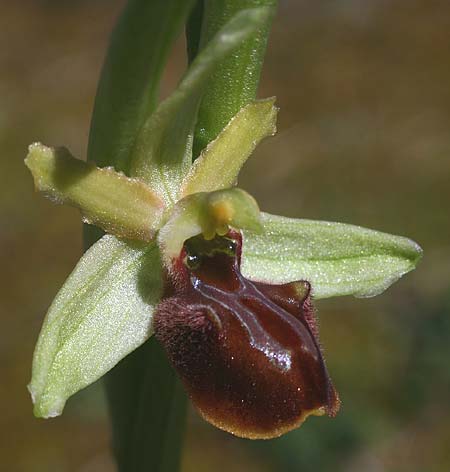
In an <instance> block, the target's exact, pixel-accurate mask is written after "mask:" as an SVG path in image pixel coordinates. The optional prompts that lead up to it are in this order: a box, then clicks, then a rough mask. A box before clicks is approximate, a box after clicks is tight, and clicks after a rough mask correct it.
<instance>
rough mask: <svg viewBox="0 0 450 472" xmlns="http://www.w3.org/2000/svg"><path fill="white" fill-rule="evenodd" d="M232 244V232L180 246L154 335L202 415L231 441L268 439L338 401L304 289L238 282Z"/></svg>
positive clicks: (331, 411)
mask: <svg viewBox="0 0 450 472" xmlns="http://www.w3.org/2000/svg"><path fill="white" fill-rule="evenodd" d="M197 238H200V237H197ZM230 240H232V241H234V244H230V243H229V241H230ZM241 244H242V238H241V235H240V234H239V233H236V232H233V233H229V234H228V235H227V237H226V238H223V237H222V238H219V237H217V238H215V240H213V241H211V242H205V241H202V240H201V239H197V240H196V241H189V242H187V243H185V246H184V249H183V251H182V254H181V255H180V257H179V258H178V260H176V261H174V266H173V273H171V275H170V280H171V284H170V286H168V294H169V293H170V294H171V296H168V297H167V298H165V299H164V300H163V301H162V302H161V304H160V306H159V307H158V310H157V313H156V315H155V332H156V336H157V338H158V339H159V340H160V342H161V343H162V344H163V345H164V347H165V349H166V352H167V354H168V356H169V359H170V360H171V362H172V364H173V366H174V367H175V369H176V370H177V371H178V373H179V375H180V376H181V379H182V381H183V383H184V385H185V388H186V390H187V391H188V393H189V395H190V397H191V399H192V401H193V403H194V405H195V406H196V407H197V408H198V410H199V411H200V413H201V414H202V415H203V417H204V418H205V419H207V420H208V421H209V422H211V423H212V424H214V425H215V426H217V427H219V428H221V429H224V430H226V431H228V432H230V433H233V434H235V435H237V436H241V437H246V438H271V437H276V436H279V435H281V434H283V433H285V432H287V431H289V430H291V429H293V428H295V427H297V426H298V425H299V424H301V423H302V422H303V421H304V419H305V418H306V417H307V416H308V415H310V414H324V413H327V414H328V415H330V416H334V415H335V414H336V412H337V410H338V409H339V399H338V396H337V393H336V391H335V389H334V387H333V385H332V383H331V380H330V378H329V376H328V372H327V370H326V367H325V363H324V360H323V356H322V353H321V350H320V347H319V344H318V339H317V327H316V325H315V320H314V314H313V309H312V306H311V300H310V285H309V283H308V282H294V283H289V284H284V285H269V284H263V283H258V282H252V281H250V280H247V279H245V277H243V276H242V274H241V273H240V253H241ZM186 264H187V265H186ZM188 265H190V267H188Z"/></svg>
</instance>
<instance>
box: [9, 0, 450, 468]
mask: <svg viewBox="0 0 450 472" xmlns="http://www.w3.org/2000/svg"><path fill="white" fill-rule="evenodd" d="M123 3H124V2H123V1H122V0H90V1H87V0H85V1H80V0H78V1H75V0H71V1H62V0H54V1H50V0H47V1H44V0H40V1H38V0H35V1H28V0H20V1H11V0H0V7H1V10H0V11H1V16H0V149H1V157H0V177H1V185H0V252H1V266H2V272H1V276H0V277H1V283H0V290H1V293H0V320H1V326H0V451H1V452H0V470H5V471H9V472H19V471H20V472H40V471H43V472H46V471H58V472H65V471H74V472H75V471H76V472H88V471H98V472H103V471H104V472H107V471H108V472H109V471H114V465H113V461H112V459H111V455H110V449H109V444H110V432H109V425H108V419H107V415H106V408H105V403H104V398H103V393H102V389H101V384H100V383H97V384H95V385H94V386H92V387H90V388H88V389H86V390H85V391H83V392H81V393H80V394H78V395H77V396H75V397H74V398H73V399H72V400H70V401H69V404H68V406H67V409H66V411H65V413H64V415H63V416H62V417H60V418H57V419H53V420H47V421H43V420H37V419H35V418H33V416H32V411H31V401H30V399H29V397H28V393H27V391H26V387H25V386H26V384H27V382H28V380H29V377H30V363H31V357H32V352H33V346H34V343H35V341H36V338H37V335H38V332H39V328H40V325H41V322H42V319H43V316H44V313H45V311H46V309H47V307H48V305H49V303H50V301H51V300H52V297H53V296H54V295H55V293H56V292H57V290H58V288H59V287H60V286H61V284H62V283H63V281H64V279H65V278H66V276H67V275H68V274H69V273H70V271H71V269H72V268H73V266H74V264H75V263H76V261H77V259H78V258H79V256H80V253H81V232H80V229H81V225H80V219H79V215H78V212H77V211H75V210H73V209H70V208H65V207H57V206H54V205H52V204H51V203H50V202H48V201H46V200H44V199H43V198H42V197H41V196H40V195H36V194H34V192H33V185H32V180H31V177H30V175H29V174H28V171H27V170H26V168H25V166H24V165H23V158H24V156H25V153H26V148H27V145H28V144H29V143H31V142H33V141H36V140H40V141H42V142H44V143H47V144H64V145H66V146H68V147H69V148H70V149H71V151H72V152H73V153H74V155H76V156H79V157H81V158H84V156H85V153H86V144H87V136H88V129H89V121H90V114H91V110H92V106H93V99H94V95H95V89H96V82H97V79H98V77H99V72H100V67H101V64H102V61H103V57H104V54H105V50H106V47H107V41H108V36H109V33H110V31H111V28H112V26H113V24H114V21H115V19H116V17H117V15H118V13H119V12H120V10H121V8H122V6H123ZM449 50H450V2H448V1H437V0H436V1H434V0H403V1H402V0H363V1H361V0H320V1H316V0H314V1H313V0H280V8H279V13H278V17H277V19H276V21H275V24H274V28H273V34H272V36H271V39H270V46H269V49H268V53H267V60H266V64H265V68H264V74H263V79H262V84H261V88H260V96H261V97H265V96H271V95H277V97H278V104H279V106H280V107H281V112H280V118H279V133H278V135H277V137H275V138H272V139H271V140H267V141H266V142H265V143H264V144H263V145H262V146H261V147H260V148H259V149H258V150H257V152H256V153H255V155H254V156H253V157H252V158H251V160H250V161H249V162H248V164H247V166H246V168H245V171H244V173H243V176H242V179H241V182H240V183H241V186H242V187H244V188H245V189H247V190H248V191H250V192H251V193H252V194H253V195H255V197H256V198H257V199H258V200H259V202H260V205H261V207H262V208H263V209H264V210H266V211H270V212H273V213H279V214H284V215H288V216H296V217H306V218H314V219H324V220H332V221H333V220H334V221H344V222H349V223H354V224H359V225H363V226H368V227H372V228H376V229H379V230H383V231H387V232H391V233H395V234H402V235H407V236H409V237H411V238H413V239H415V240H416V241H418V242H419V243H420V244H421V245H422V246H423V248H424V250H425V257H424V259H423V261H422V262H421V264H420V266H419V268H418V269H417V271H415V272H414V273H412V274H409V275H408V276H406V277H405V278H404V279H403V280H401V281H400V282H399V283H397V284H396V285H394V286H393V287H392V288H390V289H389V290H388V291H387V292H386V293H385V294H383V295H382V296H379V297H377V298H373V299H367V300H360V299H354V298H340V299H334V300H324V301H321V302H320V303H317V307H318V310H319V316H320V327H321V340H322V344H323V346H324V347H325V353H326V357H327V360H328V367H329V370H330V372H331V375H332V378H333V380H334V382H335V385H336V387H337V389H338V390H339V392H340V395H341V399H342V404H343V406H342V410H341V412H340V413H339V415H338V416H337V418H336V419H333V420H331V419H327V418H311V419H309V420H308V421H307V422H306V423H305V424H304V425H303V426H302V428H301V429H299V430H297V431H295V432H292V433H290V434H287V435H286V436H284V437H283V438H281V439H277V440H273V441H266V442H264V441H255V442H251V441H246V440H240V439H236V438H234V437H232V436H230V435H228V434H225V433H222V432H220V431H218V430H216V429H214V428H212V427H210V426H209V425H207V424H206V423H204V422H203V421H202V420H201V419H200V418H199V417H198V415H197V414H196V413H194V412H191V413H190V416H189V422H188V433H187V440H186V447H185V452H184V456H183V467H182V472H190V471H196V472H203V471H211V470H214V471H226V470H233V471H238V472H239V471H247V472H252V471H258V472H272V471H277V472H278V471H286V472H290V471H301V472H309V471H314V472H317V471H321V472H327V471H333V472H338V471H345V472H360V471H365V472H382V471H383V472H384V471H386V472H390V471H392V472H406V471H407V472H422V471H423V472H440V471H448V470H450V447H449V444H450V421H449V419H450V418H449V413H450V403H449V400H450V342H449V341H450V313H449V311H450V221H449V204H450V60H449ZM184 65H185V62H184V44H183V41H182V40H180V41H179V42H178V44H177V47H176V48H175V50H174V53H173V56H172V58H171V61H170V63H169V65H168V70H167V73H166V77H165V80H164V84H163V90H162V94H163V95H166V94H167V93H168V92H169V91H170V89H171V88H172V87H173V86H174V85H175V83H176V81H177V78H178V77H179V75H180V73H181V72H182V71H183V68H184Z"/></svg>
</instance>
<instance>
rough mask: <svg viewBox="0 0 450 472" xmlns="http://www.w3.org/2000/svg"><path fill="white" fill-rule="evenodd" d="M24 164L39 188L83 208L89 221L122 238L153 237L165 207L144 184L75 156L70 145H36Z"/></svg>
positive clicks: (51, 195)
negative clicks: (60, 146)
mask: <svg viewBox="0 0 450 472" xmlns="http://www.w3.org/2000/svg"><path fill="white" fill-rule="evenodd" d="M25 164H26V165H27V166H28V168H29V169H30V171H31V173H32V174H33V178H34V182H35V186H36V189H37V190H39V191H41V192H44V193H45V194H46V195H47V196H49V197H50V198H52V199H53V200H56V201H57V202H59V203H67V204H69V205H72V206H75V207H76V208H79V209H80V210H81V213H82V214H83V219H84V222H85V223H90V224H94V225H97V226H99V227H100V228H102V229H104V230H105V231H107V232H108V233H112V234H114V235H116V236H119V237H125V238H129V239H137V240H142V241H147V242H149V241H151V240H152V238H153V237H154V235H155V231H156V230H157V229H158V228H159V225H160V223H161V219H162V215H163V212H164V205H163V203H162V201H161V200H160V199H159V198H158V197H157V196H156V195H155V194H154V193H153V192H152V190H151V189H150V188H149V187H147V186H146V185H145V184H144V183H143V182H140V181H139V180H136V179H130V178H128V177H125V176H124V175H123V174H119V173H117V172H114V170H112V169H111V168H103V169H99V168H98V167H95V166H94V165H93V164H91V163H86V162H84V161H80V160H79V159H75V158H74V157H73V156H71V154H70V153H69V151H68V150H67V149H65V148H57V149H54V148H50V147H47V146H44V145H42V144H39V143H35V144H32V145H31V146H30V148H29V153H28V156H27V158H26V159H25Z"/></svg>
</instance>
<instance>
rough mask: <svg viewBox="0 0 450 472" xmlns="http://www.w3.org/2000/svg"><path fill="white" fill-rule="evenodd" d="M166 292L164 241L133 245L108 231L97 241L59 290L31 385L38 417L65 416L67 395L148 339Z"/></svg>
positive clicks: (38, 350) (43, 333)
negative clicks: (154, 314)
mask: <svg viewBox="0 0 450 472" xmlns="http://www.w3.org/2000/svg"><path fill="white" fill-rule="evenodd" d="M161 290H162V283H161V262H160V256H159V251H158V249H157V247H156V244H152V245H150V246H142V245H140V246H131V245H129V244H127V243H126V242H123V241H119V240H118V239H116V238H115V237H114V236H109V235H107V236H104V237H103V238H102V239H101V240H100V241H98V242H97V243H96V244H95V245H93V246H92V247H91V248H90V249H89V250H88V251H87V252H86V253H85V255H84V256H83V257H82V259H81V260H80V261H79V263H78V264H77V266H76V267H75V269H74V271H73V272H72V274H71V275H70V276H69V278H68V279H67V281H66V283H65V284H64V286H63V287H62V289H61V290H60V292H59V293H58V295H57V296H56V298H55V300H54V301H53V303H52V305H51V307H50V309H49V311H48V313H47V316H46V318H45V321H44V325H43V327H42V330H41V333H40V335H39V339H38V342H37V345H36V349H35V352H34V358H33V370H32V378H31V383H30V385H29V390H30V392H31V395H32V398H33V402H34V413H35V415H36V416H38V417H44V418H48V417H52V416H57V415H59V414H61V412H62V410H63V408H64V404H65V402H66V400H67V398H69V397H70V396H71V395H73V394H74V393H76V392H77V391H79V390H81V389H82V388H84V387H86V386H87V385H89V384H91V383H92V382H95V381H96V380H97V379H98V378H100V377H101V376H102V375H103V374H105V373H106V372H107V371H108V370H110V369H111V368H112V367H113V366H114V365H116V364H117V362H119V361H120V360H121V359H122V358H123V357H125V356H126V355H127V354H129V353H130V352H131V351H133V350H134V349H136V348H137V347H138V346H140V345H141V344H142V343H143V342H144V341H145V340H146V339H148V337H149V336H150V335H151V333H152V325H151V321H152V312H153V309H154V307H155V305H156V304H157V303H158V301H159V299H160V295H161Z"/></svg>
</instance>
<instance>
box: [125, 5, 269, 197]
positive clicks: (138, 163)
mask: <svg viewBox="0 0 450 472" xmlns="http://www.w3.org/2000/svg"><path fill="white" fill-rule="evenodd" d="M268 14H269V12H268V10H267V9H266V8H252V9H247V10H244V11H241V12H240V13H238V14H236V15H235V16H234V17H233V18H232V19H231V20H230V21H229V22H228V23H227V24H226V25H225V26H224V27H223V28H222V29H221V30H220V31H219V32H218V33H217V34H216V35H215V36H214V37H213V39H212V40H211V41H210V42H209V43H208V44H207V45H206V46H205V48H204V49H202V51H201V52H200V53H199V55H198V56H197V57H196V59H195V60H194V62H193V63H192V64H191V66H190V67H189V70H188V72H187V74H186V75H185V76H184V78H183V79H182V81H181V82H180V84H179V86H178V87H177V89H176V90H175V92H173V94H172V95H171V96H170V97H169V98H168V99H166V100H165V101H164V102H162V103H161V104H160V105H159V107H158V108H157V110H156V111H155V113H154V114H153V115H152V116H151V117H150V118H149V119H148V121H147V122H146V123H145V124H144V126H143V128H142V130H141V132H140V133H139V135H138V137H137V140H136V146H135V148H134V150H133V152H132V155H131V168H130V175H132V176H136V177H139V178H141V179H142V180H144V181H145V182H147V183H148V184H149V185H150V187H151V188H152V189H154V190H155V191H156V192H157V193H158V194H159V195H160V196H161V198H163V199H164V201H165V202H166V203H167V204H173V203H175V202H176V201H177V200H178V199H179V195H180V185H181V183H182V181H183V179H184V177H185V176H186V174H187V172H188V170H189V168H190V166H191V162H192V139H193V130H194V125H195V120H196V116H197V111H198V107H199V103H200V100H201V97H202V94H203V92H204V89H205V87H206V84H207V82H208V80H209V79H210V77H211V75H212V74H213V72H214V71H215V69H216V68H217V67H218V66H219V65H220V63H221V61H222V60H223V59H224V58H225V57H226V56H227V55H229V54H230V53H231V52H232V51H233V50H234V49H236V48H237V47H238V46H239V45H240V44H241V43H242V41H244V40H245V39H246V38H248V37H249V36H250V35H251V34H252V33H254V32H255V31H257V29H258V27H259V26H260V25H261V24H262V23H264V22H265V21H266V19H267V16H268Z"/></svg>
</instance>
